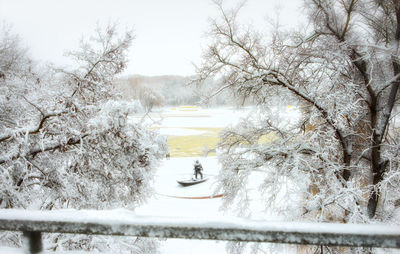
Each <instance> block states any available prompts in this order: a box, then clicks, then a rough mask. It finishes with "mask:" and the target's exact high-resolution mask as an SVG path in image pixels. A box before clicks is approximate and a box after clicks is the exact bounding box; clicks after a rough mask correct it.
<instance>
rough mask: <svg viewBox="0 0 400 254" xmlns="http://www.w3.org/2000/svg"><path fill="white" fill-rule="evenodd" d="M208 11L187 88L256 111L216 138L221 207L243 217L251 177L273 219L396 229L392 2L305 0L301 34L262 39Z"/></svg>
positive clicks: (396, 4) (231, 15)
mask: <svg viewBox="0 0 400 254" xmlns="http://www.w3.org/2000/svg"><path fill="white" fill-rule="evenodd" d="M216 3H217V6H218V8H219V10H220V13H221V15H220V18H219V19H216V20H215V21H214V22H213V24H212V29H211V31H210V35H211V39H212V41H213V42H212V43H211V44H210V45H209V47H208V49H207V51H206V52H205V54H204V63H203V64H202V65H201V66H200V67H199V69H198V73H199V75H200V78H199V80H203V79H206V78H209V77H210V76H211V77H212V76H218V77H221V78H222V81H223V82H222V84H221V87H220V88H219V89H218V91H221V90H223V89H226V88H229V89H232V90H234V91H235V94H236V95H237V96H238V97H252V98H253V99H254V100H255V101H256V102H257V104H258V111H257V112H256V113H255V114H253V115H252V116H250V117H249V119H245V121H243V122H242V123H241V124H239V125H238V126H235V127H232V128H229V129H227V130H225V131H224V132H223V133H222V137H221V142H220V144H219V148H220V151H221V155H220V160H221V163H222V166H223V168H222V171H221V173H220V176H219V178H220V183H221V184H220V188H221V189H222V190H224V193H226V196H225V203H226V205H229V204H234V203H235V202H237V204H240V205H241V206H243V208H248V206H247V202H246V201H247V200H248V199H249V195H248V188H249V187H248V179H249V178H251V176H252V175H254V174H263V179H264V181H263V182H262V183H261V184H260V186H259V190H260V192H261V193H262V197H263V199H264V201H265V202H266V207H268V211H269V212H271V210H273V209H274V211H276V214H279V215H280V216H283V218H284V219H304V220H311V221H337V222H361V223H363V222H369V221H371V220H376V221H390V222H392V223H398V221H399V220H398V216H399V210H400V209H399V208H400V192H399V189H398V188H397V187H396V186H398V184H399V181H400V178H399V177H400V171H399V157H398V153H399V132H398V129H397V126H396V124H395V122H396V115H395V114H394V112H395V108H396V107H395V105H396V102H397V98H398V95H397V92H398V86H399V81H400V65H399V40H400V1H398V0H380V1H369V0H365V1H364V0H344V1H339V0H306V1H305V7H306V8H305V9H306V12H307V13H306V14H307V15H308V20H309V24H308V26H306V27H307V28H306V29H304V30H303V31H301V30H299V31H290V32H289V31H284V30H282V29H280V28H279V27H273V28H272V29H271V31H270V33H268V34H263V33H262V32H259V31H253V30H252V29H251V28H249V27H246V26H243V25H241V24H238V22H237V17H238V15H240V12H239V10H240V8H236V9H233V10H230V11H227V10H226V9H225V8H224V7H223V3H222V2H221V1H218V2H216ZM218 91H217V92H218ZM287 105H296V107H295V108H296V110H294V112H297V116H296V117H292V118H291V119H289V120H290V121H288V117H287V116H286V117H285V116H283V114H282V113H284V112H283V111H286V106H287ZM277 109H278V110H277ZM282 109H284V110H282ZM253 187H254V186H253ZM284 200H285V201H284ZM241 212H242V213H243V215H250V214H251V211H247V212H246V210H244V209H241ZM396 216H397V217H396ZM396 218H397V219H396Z"/></svg>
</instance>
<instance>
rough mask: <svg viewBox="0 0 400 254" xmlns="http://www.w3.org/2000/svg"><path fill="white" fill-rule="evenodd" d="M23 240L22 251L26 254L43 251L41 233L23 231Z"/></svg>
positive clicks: (35, 253)
mask: <svg viewBox="0 0 400 254" xmlns="http://www.w3.org/2000/svg"><path fill="white" fill-rule="evenodd" d="M23 238H24V239H23V244H24V250H25V252H26V253H27V254H37V253H40V252H41V251H42V250H43V245H42V233H41V232H37V231H24V232H23Z"/></svg>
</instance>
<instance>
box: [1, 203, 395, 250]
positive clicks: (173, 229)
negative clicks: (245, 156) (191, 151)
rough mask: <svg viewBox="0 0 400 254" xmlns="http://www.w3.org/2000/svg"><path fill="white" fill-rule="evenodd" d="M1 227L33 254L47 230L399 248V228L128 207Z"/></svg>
mask: <svg viewBox="0 0 400 254" xmlns="http://www.w3.org/2000/svg"><path fill="white" fill-rule="evenodd" d="M0 230H6V231H21V232H23V236H24V238H25V239H26V241H25V242H26V243H25V244H26V245H27V248H26V249H29V250H30V253H39V252H40V251H42V249H43V244H42V236H41V235H42V233H43V232H45V233H71V234H88V235H92V234H93V235H113V236H139V237H159V238H185V239H207V240H226V241H252V242H273V243H290V244H311V245H324V246H355V247H361V246H363V247H381V248H400V227H399V226H390V225H365V224H362V225H360V224H335V223H299V222H268V221H257V220H245V219H237V218H226V217H221V218H218V219H199V218H176V217H146V216H137V215H135V213H134V212H131V211H129V210H108V211H94V210H93V211H91V210H80V211H77V210H58V211H30V210H14V209H0Z"/></svg>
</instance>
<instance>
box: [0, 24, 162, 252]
mask: <svg viewBox="0 0 400 254" xmlns="http://www.w3.org/2000/svg"><path fill="white" fill-rule="evenodd" d="M117 31H118V30H117V27H116V26H115V25H109V26H107V27H105V28H104V29H101V28H98V29H97V30H96V33H95V35H94V36H93V37H90V38H89V39H88V40H83V41H82V42H81V46H80V49H79V50H77V51H74V52H70V53H69V55H70V56H71V57H73V58H74V59H75V60H76V63H77V65H76V66H77V68H76V69H73V70H66V69H54V68H53V69H51V68H46V67H43V68H42V69H40V68H37V67H34V65H33V64H31V61H30V60H29V59H28V57H27V56H26V55H25V53H24V51H23V50H22V49H21V48H20V46H19V45H18V40H17V38H16V37H15V36H12V35H11V33H9V32H8V31H3V32H2V34H1V35H0V44H1V45H0V74H1V77H0V89H1V91H2V92H1V95H0V96H1V97H0V103H1V107H0V130H1V136H0V151H1V155H0V170H1V171H0V172H1V173H0V177H1V181H0V207H1V208H24V209H50V210H51V209H60V208H76V209H109V208H119V207H124V208H132V209H133V208H135V207H136V206H138V205H140V204H141V203H142V202H143V201H144V200H145V199H146V198H147V197H149V196H150V195H151V193H152V192H151V190H152V189H151V181H152V179H153V174H154V170H155V169H156V167H157V164H158V161H159V160H160V159H161V158H162V157H163V155H164V154H165V151H166V142H165V139H164V138H163V137H162V136H160V135H158V134H157V133H155V132H152V131H149V130H148V129H147V128H146V126H143V125H142V124H141V123H140V122H137V123H135V122H132V121H128V116H129V115H130V114H132V113H135V112H136V111H137V110H138V107H139V103H137V102H127V101H121V100H120V96H119V94H118V93H117V92H116V90H115V89H114V87H113V80H114V77H115V76H116V75H118V74H119V73H121V72H122V71H123V70H124V69H125V67H126V62H127V58H126V55H127V50H128V49H129V47H130V45H131V41H132V35H131V33H130V32H127V33H125V34H123V35H119V34H118V32H117ZM78 238H79V240H77V242H75V243H71V242H70V241H69V240H70V239H68V238H65V237H64V238H63V237H59V236H54V237H53V238H52V239H53V240H52V241H53V244H54V248H57V247H61V248H65V249H71V248H72V249H73V248H74V246H77V247H78V248H87V249H95V248H97V247H96V244H95V243H96V240H94V239H95V238H88V237H86V238H85V237H82V236H80V237H78ZM15 241H16V242H18V241H19V240H15ZM97 242H98V240H97ZM103 242H104V241H103ZM131 242H132V240H131ZM140 242H146V241H141V240H136V243H140ZM106 245H108V246H109V245H111V244H110V243H107V244H106ZM124 246H125V245H124ZM126 246H128V247H127V248H128V249H130V250H134V249H135V248H136V249H137V251H136V252H135V253H141V251H139V249H142V250H143V253H147V252H146V251H144V249H143V247H141V248H139V247H137V246H136V247H135V246H134V244H132V243H131V244H130V245H126ZM129 246H131V247H129ZM124 248H125V247H124Z"/></svg>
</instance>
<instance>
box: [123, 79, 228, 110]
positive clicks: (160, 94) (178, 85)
mask: <svg viewBox="0 0 400 254" xmlns="http://www.w3.org/2000/svg"><path fill="white" fill-rule="evenodd" d="M193 80H194V77H182V76H151V77H150V76H139V75H132V76H128V77H124V78H120V79H118V80H117V81H116V85H117V88H118V89H120V90H121V91H122V93H123V97H124V98H125V99H136V100H139V101H140V102H141V104H142V105H143V107H144V108H146V109H151V108H153V107H160V106H173V105H199V104H201V105H202V106H224V105H232V104H234V102H233V101H232V99H231V98H233V96H229V91H223V92H221V93H219V94H217V95H214V96H211V95H212V94H211V90H214V91H215V86H216V83H217V82H215V81H214V80H206V81H203V82H202V83H200V84H195V83H194V82H192V81H193Z"/></svg>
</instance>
